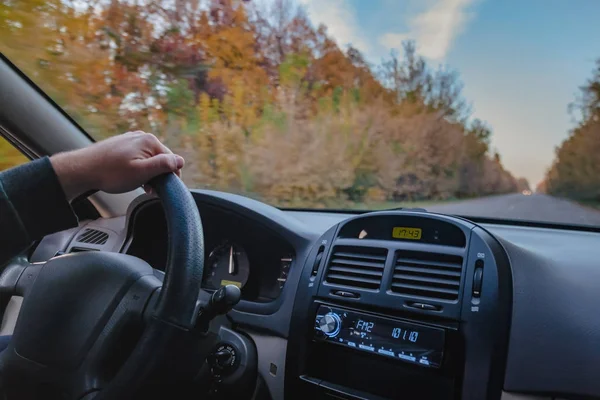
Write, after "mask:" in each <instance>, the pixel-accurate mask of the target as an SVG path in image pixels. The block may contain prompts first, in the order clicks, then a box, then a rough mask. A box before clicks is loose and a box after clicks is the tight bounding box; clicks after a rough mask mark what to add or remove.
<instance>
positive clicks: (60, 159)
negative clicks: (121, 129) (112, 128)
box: [50, 131, 184, 201]
mask: <svg viewBox="0 0 600 400" xmlns="http://www.w3.org/2000/svg"><path fill="white" fill-rule="evenodd" d="M50 161H51V163H52V166H53V167H54V170H55V171H56V175H57V176H58V179H59V181H60V183H61V185H62V187H63V190H64V192H65V195H66V196H67V199H68V200H69V201H70V200H73V199H74V198H76V197H77V196H79V195H80V194H82V193H85V192H87V191H90V190H96V189H97V190H102V191H104V192H108V193H124V192H128V191H130V190H133V189H135V188H138V187H140V186H142V185H144V184H145V183H147V182H148V181H149V180H150V179H152V178H154V177H155V176H157V175H160V174H163V173H166V172H175V173H176V174H177V175H180V173H181V168H182V167H183V162H184V161H183V157H181V156H179V155H176V154H173V153H172V152H171V150H169V149H168V148H167V147H166V146H165V145H163V144H162V143H161V142H160V141H159V140H158V139H157V138H156V136H154V135H152V134H150V133H145V132H142V131H135V132H127V133H124V134H122V135H118V136H113V137H111V138H109V139H106V140H103V141H101V142H97V143H94V144H93V145H91V146H89V147H86V148H83V149H79V150H74V151H69V152H65V153H58V154H55V155H53V156H52V157H50Z"/></svg>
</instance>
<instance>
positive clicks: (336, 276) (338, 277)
mask: <svg viewBox="0 0 600 400" xmlns="http://www.w3.org/2000/svg"><path fill="white" fill-rule="evenodd" d="M327 279H329V280H332V281H333V280H339V281H352V282H360V283H362V282H365V283H370V284H372V285H379V283H380V282H381V279H371V278H361V277H358V276H349V275H340V274H330V275H328V276H327Z"/></svg>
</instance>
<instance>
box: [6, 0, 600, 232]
mask: <svg viewBox="0 0 600 400" xmlns="http://www.w3.org/2000/svg"><path fill="white" fill-rule="evenodd" d="M598 15H600V2H598V1H595V0H588V1H585V0H579V1H573V2H567V1H564V2H555V1H546V0H543V1H542V0H540V1H533V0H531V1H526V2H523V1H517V0H515V1H492V0H477V1H475V0H428V1H421V0H403V1H400V0H397V1H396V0H395V1H388V0H379V1H375V0H368V1H367V0H335V1H328V0H327V1H325V0H272V1H269V0H260V1H258V0H257V1H255V0H249V1H235V0H187V1H186V0H183V1H181V0H147V1H134V0H110V1H109V0H72V1H71V0H50V1H40V0H4V1H3V2H2V4H1V5H0V50H1V51H2V53H3V54H4V55H5V56H6V57H7V58H9V59H10V60H11V61H12V62H13V63H15V65H16V66H17V67H18V68H20V69H21V70H22V71H23V72H24V73H25V74H26V75H28V76H29V77H30V78H31V79H32V80H33V81H34V82H35V83H36V84H37V85H39V86H40V87H41V88H42V89H43V90H44V91H45V92H46V93H47V94H48V95H49V96H50V97H51V98H52V99H53V100H54V101H56V102H57V103H58V104H59V105H60V106H61V107H63V108H64V109H65V110H66V111H67V112H68V113H69V114H70V115H71V116H72V117H73V118H74V119H75V120H76V121H77V122H78V123H79V124H80V125H81V126H82V127H83V128H84V129H85V130H86V131H87V132H88V133H89V134H91V135H92V136H93V137H94V138H95V139H97V140H99V139H102V138H105V137H108V136H110V135H114V134H117V133H122V132H125V131H130V130H137V129H140V130H145V131H148V132H153V133H155V134H156V135H157V136H158V137H159V138H160V139H162V140H163V141H164V142H165V143H166V144H167V145H168V146H169V147H171V148H172V149H173V150H174V151H176V152H179V153H180V154H181V155H183V156H184V157H185V159H186V167H185V169H184V172H183V179H184V180H185V181H186V183H187V184H188V185H189V186H190V187H193V188H212V189H217V190H224V191H228V192H235V193H239V194H243V195H246V196H250V197H253V198H257V199H259V200H262V201H265V202H267V203H270V204H273V205H276V206H280V207H302V208H329V209H332V208H335V209H381V208H392V207H424V208H426V209H428V210H432V211H440V212H447V213H452V214H458V215H464V216H484V217H490V218H503V219H527V220H536V221H546V222H562V223H572V224H591V225H600V212H598V211H596V208H597V205H598V204H599V203H600V61H595V60H597V59H598V57H600V47H598V45H597V40H595V38H598V37H600V24H598V21H597V16H598ZM57 134H58V133H57ZM0 157H1V154H0ZM0 161H1V162H2V163H4V162H5V160H4V159H2V160H0Z"/></svg>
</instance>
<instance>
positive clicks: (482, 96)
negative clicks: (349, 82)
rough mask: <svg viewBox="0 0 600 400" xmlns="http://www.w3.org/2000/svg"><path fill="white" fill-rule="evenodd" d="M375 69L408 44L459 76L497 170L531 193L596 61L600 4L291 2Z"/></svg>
mask: <svg viewBox="0 0 600 400" xmlns="http://www.w3.org/2000/svg"><path fill="white" fill-rule="evenodd" d="M298 2H299V3H301V4H303V5H304V7H305V9H306V11H307V13H308V15H309V17H310V18H311V20H312V21H313V23H315V24H318V23H325V24H326V25H327V26H328V28H329V33H330V34H331V35H332V36H333V37H334V38H335V39H336V40H337V41H338V43H339V44H340V45H342V46H344V45H346V44H348V43H352V44H353V45H354V46H356V47H358V48H359V49H360V50H361V51H363V53H364V54H365V55H366V56H367V58H368V60H369V61H371V62H374V63H378V62H379V61H380V60H381V58H382V57H383V56H385V55H387V54H389V51H390V49H392V48H399V47H400V46H401V43H402V40H406V39H414V40H416V42H417V49H418V51H419V52H420V53H421V54H422V55H423V56H425V57H426V58H427V59H428V61H429V63H430V65H431V66H437V65H438V64H448V65H450V66H451V67H453V68H456V69H457V70H459V72H460V74H461V76H462V80H463V81H464V84H465V89H464V95H465V97H466V98H467V100H468V101H469V102H470V103H471V104H472V107H473V111H474V113H473V114H474V115H473V116H474V117H477V118H481V119H483V120H486V121H487V122H488V123H489V124H490V125H491V127H492V129H493V131H494V135H493V138H492V146H493V148H496V149H497V150H498V151H499V152H500V155H501V157H502V160H503V163H504V165H505V166H506V167H507V168H508V169H509V170H510V171H511V172H512V173H513V174H514V175H516V176H524V177H526V178H527V179H528V180H529V182H530V184H531V185H532V186H535V185H536V183H537V182H539V181H540V180H541V179H542V178H543V176H544V172H545V171H546V169H547V168H548V167H549V166H550V164H551V163H552V160H553V158H554V149H555V147H556V146H557V145H559V144H560V143H561V142H562V141H563V140H564V139H565V138H566V137H567V135H568V132H569V129H570V128H571V127H572V126H573V124H574V123H573V119H572V116H571V115H569V113H568V110H567V107H568V105H569V103H571V102H572V101H573V100H574V99H575V95H576V94H577V91H578V87H579V86H581V85H582V84H583V83H584V82H585V81H586V79H588V78H589V77H590V76H591V72H592V69H593V68H594V60H595V59H597V58H600V23H599V22H598V16H600V0H298Z"/></svg>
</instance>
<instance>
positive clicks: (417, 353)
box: [315, 305, 446, 368]
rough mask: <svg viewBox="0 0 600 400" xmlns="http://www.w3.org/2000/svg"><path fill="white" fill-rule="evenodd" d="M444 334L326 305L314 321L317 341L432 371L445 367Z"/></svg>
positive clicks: (398, 321) (418, 325)
mask: <svg viewBox="0 0 600 400" xmlns="http://www.w3.org/2000/svg"><path fill="white" fill-rule="evenodd" d="M445 334H446V332H445V331H444V330H443V329H440V328H434V327H430V326H425V325H420V324H414V323H410V322H405V321H400V320H395V319H391V318H384V317H378V316H373V315H370V314H364V313H360V312H355V311H350V310H346V309H343V308H338V307H331V306H324V305H321V306H319V309H318V310H317V315H316V318H315V339H316V340H321V341H325V342H329V343H334V344H338V345H342V346H346V347H350V348H352V349H356V350H359V351H364V352H368V353H373V354H377V355H380V356H385V357H390V358H394V359H396V360H400V361H404V362H408V363H413V364H417V365H420V366H424V367H431V368H439V367H441V365H442V360H443V356H444V341H445Z"/></svg>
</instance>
